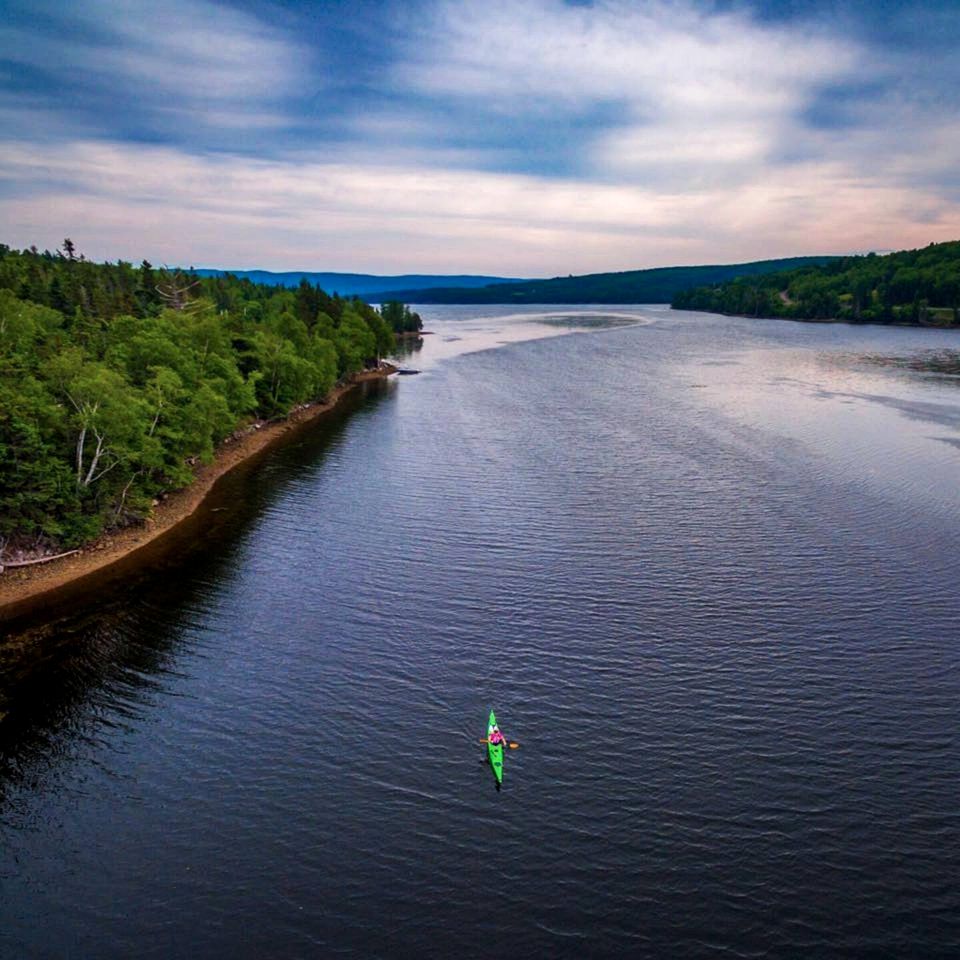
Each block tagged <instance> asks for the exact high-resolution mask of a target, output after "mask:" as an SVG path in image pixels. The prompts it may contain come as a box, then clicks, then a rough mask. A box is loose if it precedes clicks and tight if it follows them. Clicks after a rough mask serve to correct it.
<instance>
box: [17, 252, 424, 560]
mask: <svg viewBox="0 0 960 960" xmlns="http://www.w3.org/2000/svg"><path fill="white" fill-rule="evenodd" d="M386 314H387V316H386V318H385V316H384V315H383V314H381V313H380V312H379V311H377V310H375V309H374V308H373V307H371V306H369V305H368V304H366V303H364V302H362V301H360V300H358V299H344V298H341V297H338V296H329V295H328V294H326V293H325V292H324V291H323V290H321V289H320V288H319V287H316V286H313V285H311V284H310V283H309V282H308V281H306V280H304V281H303V282H301V283H300V285H299V286H298V287H297V288H295V289H293V290H290V289H285V288H278V287H275V286H267V285H264V284H257V283H253V282H251V281H250V280H247V279H239V278H237V277H234V276H231V275H227V276H218V277H200V276H198V275H196V274H194V273H191V272H184V271H180V270H168V269H157V268H155V267H154V266H153V265H152V264H150V263H148V262H147V261H143V262H142V263H141V264H140V265H139V266H136V267H135V266H133V265H132V264H130V263H125V262H123V261H120V262H117V263H93V262H91V261H89V260H87V259H85V258H84V257H83V256H82V255H79V254H78V253H77V251H76V249H75V246H74V244H73V243H72V242H71V241H70V240H65V241H64V243H63V246H62V248H61V249H60V250H58V251H56V252H53V253H51V252H50V251H43V252H40V251H38V250H36V249H35V248H31V249H30V250H15V249H11V248H10V247H8V246H5V245H0V557H2V555H3V552H4V549H5V548H13V547H19V548H23V547H24V546H28V547H29V548H31V549H35V550H47V551H50V550H54V549H57V548H63V549H67V548H70V547H73V546H76V545H78V544H81V543H84V542H86V541H89V540H91V539H93V538H95V537H96V536H98V535H99V534H100V533H101V532H103V531H104V530H108V529H111V528H115V527H119V526H124V525H128V524H130V523H135V522H137V521H140V520H142V519H143V518H145V517H146V516H147V515H148V514H149V512H150V509H151V505H152V503H153V501H154V499H155V498H156V497H158V496H159V495H161V494H162V493H163V492H165V491H168V490H172V489H176V488H178V487H182V486H185V485H186V484H188V483H189V482H190V481H191V479H192V477H193V471H192V466H193V465H194V464H196V463H198V462H209V461H210V460H211V459H212V457H213V454H214V450H215V448H216V446H217V444H219V443H220V442H221V441H223V440H224V439H225V438H226V437H228V436H230V435H231V434H232V433H233V432H235V431H236V430H237V429H238V428H240V427H242V426H243V425H245V424H246V423H249V422H252V421H254V420H259V419H271V418H279V417H283V416H285V415H286V414H287V413H289V412H290V411H291V410H292V409H293V408H294V407H296V406H298V405H300V404H303V403H305V402H308V401H312V400H317V399H321V398H323V397H324V396H325V395H326V394H327V393H328V392H329V391H330V390H331V389H332V388H333V387H334V385H335V384H336V383H337V382H338V381H340V380H341V379H343V378H346V377H348V376H349V375H350V374H352V373H354V372H355V371H358V370H360V369H362V368H363V367H364V366H369V365H373V364H376V362H377V361H378V360H379V359H380V357H382V356H383V355H385V354H388V353H390V352H391V351H392V350H394V349H395V337H394V330H393V328H392V326H391V323H390V319H391V318H394V319H395V320H396V322H397V323H398V324H399V326H398V328H397V329H398V332H400V331H402V330H403V329H405V328H409V327H414V328H415V329H419V317H417V315H416V314H411V312H410V311H409V309H407V308H405V307H404V305H403V304H394V305H391V306H390V308H389V310H387V311H386Z"/></svg>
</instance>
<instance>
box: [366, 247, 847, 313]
mask: <svg viewBox="0 0 960 960" xmlns="http://www.w3.org/2000/svg"><path fill="white" fill-rule="evenodd" d="M831 259H833V258H831V257H792V258H790V259H787V260H759V261H757V262H755V263H736V264H718V265H714V266H702V267H656V268H654V269H651V270H628V271H626V272H622V273H591V274H587V275H585V276H579V277H574V276H570V277H554V278H553V279H552V280H524V281H522V282H520V283H497V284H491V285H490V286H485V287H479V288H476V289H466V288H464V287H438V288H433V289H429V290H424V289H420V290H417V289H412V288H411V289H402V290H391V291H387V292H381V293H379V294H378V295H377V299H379V298H383V299H389V300H402V301H404V302H406V303H669V302H670V301H671V300H672V299H673V297H674V296H676V294H677V293H678V292H679V291H680V290H686V289H687V288H689V287H696V286H701V285H703V284H716V283H724V282H726V281H727V280H732V279H733V278H734V277H740V276H753V275H756V274H764V273H773V272H775V271H779V270H789V269H790V268H792V267H800V266H806V265H809V264H821V263H827V262H829V261H830V260H831Z"/></svg>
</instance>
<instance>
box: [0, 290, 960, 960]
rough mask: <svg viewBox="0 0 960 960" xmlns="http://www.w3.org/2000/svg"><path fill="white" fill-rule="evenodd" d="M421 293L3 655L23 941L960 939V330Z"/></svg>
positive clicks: (849, 944) (3, 767)
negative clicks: (421, 301)
mask: <svg viewBox="0 0 960 960" xmlns="http://www.w3.org/2000/svg"><path fill="white" fill-rule="evenodd" d="M484 309H487V308H484ZM441 311H443V312H441ZM422 312H423V313H424V315H425V316H426V317H427V319H428V325H429V326H430V327H431V328H432V329H434V330H435V331H436V332H435V333H434V334H433V336H432V337H426V338H424V344H423V347H422V349H421V350H420V351H419V352H413V353H412V354H411V355H410V356H409V357H407V358H406V359H405V361H404V362H405V363H406V364H408V365H409V366H411V367H414V368H418V369H421V370H422V371H423V372H422V373H421V375H420V376H416V377H406V378H403V379H402V380H398V381H396V382H393V383H391V384H390V385H389V386H387V387H386V388H384V389H380V390H371V391H369V393H368V395H367V396H366V397H365V398H358V399H357V400H356V402H355V403H354V407H355V409H354V410H353V411H352V412H351V413H350V415H349V416H339V417H337V418H335V419H334V420H333V421H332V422H330V423H329V424H327V425H325V426H323V427H320V428H318V429H317V430H316V431H314V432H312V433H311V434H309V435H308V436H307V437H303V438H301V440H300V441H299V442H297V443H296V444H294V445H292V446H288V447H286V448H284V449H281V450H277V451H274V452H273V453H272V454H270V456H269V457H267V458H266V459H265V460H264V461H263V462H261V463H260V464H259V465H256V466H254V467H252V468H250V469H249V470H246V471H243V472H242V473H241V474H239V475H235V476H233V477H231V479H230V481H229V482H228V484H227V485H226V486H225V488H224V489H222V490H221V491H220V494H219V498H218V499H217V500H216V501H215V504H213V505H211V507H210V509H209V510H208V511H207V512H206V514H205V515H204V516H203V518H202V520H201V525H202V527H203V536H202V537H201V540H200V543H199V545H197V546H196V547H195V548H194V549H193V550H184V552H183V554H182V555H178V556H177V557H176V558H172V559H170V560H168V562H167V563H166V564H165V565H164V566H163V567H162V568H160V569H157V570H155V571H153V572H152V573H151V574H150V576H149V577H146V578H141V579H139V580H137V581H134V582H132V583H130V584H129V585H126V586H124V587H123V588H122V589H121V590H120V591H116V590H113V591H110V590H106V591H104V592H103V593H102V594H101V595H100V596H97V597H91V598H90V603H89V604H88V605H87V606H86V607H84V608H82V609H77V610H75V611H74V612H72V613H71V614H70V615H69V616H66V615H64V614H63V613H62V612H57V611H51V613H50V616H51V617H52V618H53V619H52V622H48V623H46V624H35V625H32V626H31V627H30V630H29V631H28V633H27V634H26V635H17V636H14V637H9V638H8V639H7V641H6V643H5V645H4V646H3V647H0V664H2V666H3V669H4V677H3V680H2V688H0V689H2V694H3V697H4V706H3V709H6V710H7V712H8V716H7V717H6V719H5V720H4V721H3V722H2V723H0V955H2V956H4V957H44V958H46V957H58V958H59V957H109V958H113V957H117V958H121V957H131V956H138V957H191V958H195V957H196V958H207V957H209V958H214V957H251V958H253V957H268V956H269V957H328V956H332V957H335V956H353V957H373V956H384V957H414V956H417V957H495V956H499V957H580V956H591V957H623V956H650V957H670V958H685V957H701V956H702V957H707V956H717V955H728V956H737V957H761V956H764V957H767V956H769V957H800V956H803V957H811V956H871V957H873V956H889V957H907V956H911V957H912V956H916V957H955V956H958V955H960V888H958V884H957V878H958V877H960V812H958V803H957V800H958V786H960V744H958V735H957V731H958V726H960V669H958V668H960V651H958V645H957V621H958V613H960V599H958V582H960V552H958V542H960V538H958V535H960V491H958V486H957V483H956V478H957V468H958V465H960V388H958V386H957V381H956V378H955V377H951V376H950V374H949V373H944V372H943V371H942V370H941V371H939V372H938V370H937V369H933V370H930V369H928V368H927V367H925V366H924V365H923V364H922V363H921V364H917V363H915V362H914V360H915V359H916V358H917V357H922V356H924V355H926V353H925V352H930V353H931V355H932V354H933V353H937V352H940V353H942V351H943V350H945V349H947V348H949V347H951V346H956V345H960V341H955V340H954V338H953V336H952V335H950V334H948V333H937V332H932V331H908V330H884V329H880V328H860V329H858V328H851V327H841V326H819V325H801V324H790V323H782V322H781V323H778V322H756V321H754V322H749V321H743V320H730V319H724V318H718V317H707V316H704V315H698V314H677V313H670V312H669V311H666V310H664V309H662V308H657V309H652V310H636V311H620V312H621V313H628V314H632V315H633V316H634V317H635V318H637V319H641V320H643V321H644V322H643V323H642V324H639V325H635V326H626V327H612V328H609V329H606V328H604V327H603V325H602V324H599V323H598V322H597V320H596V316H597V312H596V311H594V314H593V319H591V320H589V321H586V323H587V325H588V326H589V327H591V332H582V333H573V334H572V335H571V334H570V331H571V330H576V329H578V326H577V324H576V323H574V324H572V325H571V320H570V318H569V316H561V315H558V313H557V312H554V313H551V314H549V315H546V316H543V317H539V318H536V319H535V321H534V320H531V319H529V315H530V314H533V313H534V311H527V314H528V318H527V319H524V318H522V317H512V318H506V319H504V318H496V317H491V316H490V314H489V312H487V313H486V314H484V312H483V310H482V309H480V308H474V309H466V308H463V309H461V310H460V311H459V314H458V312H457V310H456V309H455V308H426V309H424V310H423V311H422ZM457 316H459V317H460V318H461V319H460V320H456V319H455V318H456V317H457ZM464 318H465V319H464ZM548 335H549V336H548ZM528 336H529V337H533V336H537V337H542V339H536V340H531V341H528V342H511V343H506V344H502V345H501V341H517V340H519V339H522V338H523V337H528ZM483 346H487V347H495V348H494V349H487V350H483V351H480V352H477V348H479V347H483ZM471 351H473V352H471ZM877 358H893V359H891V362H889V363H887V362H878V361H877ZM910 358H914V359H913V360H910ZM174 560H175V562H174ZM491 705H492V706H494V707H496V709H497V713H498V716H499V718H500V719H501V722H502V724H503V727H504V730H505V732H506V734H507V735H508V737H510V738H511V739H514V740H517V741H519V742H520V744H521V747H520V748H519V749H518V750H513V751H510V752H509V755H508V756H507V758H506V762H505V775H504V786H503V790H502V791H501V792H497V791H496V789H495V787H494V782H493V778H492V775H491V772H490V770H489V768H488V767H486V766H485V765H484V764H483V762H482V757H483V748H482V747H481V745H480V744H479V743H478V742H477V741H478V738H479V737H480V736H482V735H483V732H484V721H485V717H486V713H487V711H488V710H489V708H490V706H491Z"/></svg>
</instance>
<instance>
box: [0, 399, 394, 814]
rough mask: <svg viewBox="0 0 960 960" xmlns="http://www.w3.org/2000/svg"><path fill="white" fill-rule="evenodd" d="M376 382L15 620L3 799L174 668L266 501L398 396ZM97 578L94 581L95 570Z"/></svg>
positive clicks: (0, 777)
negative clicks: (117, 558)
mask: <svg viewBox="0 0 960 960" xmlns="http://www.w3.org/2000/svg"><path fill="white" fill-rule="evenodd" d="M391 390H392V387H391V385H390V384H389V383H382V382H377V381H373V382H370V383H366V384H363V386H362V388H361V389H359V390H358V391H356V392H355V393H354V394H352V395H350V396H348V397H347V398H346V399H345V400H344V401H343V402H342V403H341V405H340V406H338V408H337V409H336V410H335V411H333V412H332V413H331V414H330V415H329V416H327V417H325V418H324V419H323V420H322V421H320V422H319V423H316V424H313V425H308V426H306V427H304V428H301V429H299V430H297V431H294V432H293V433H292V434H291V435H290V437H288V438H284V439H283V440H281V441H280V443H279V444H278V445H277V446H274V447H271V448H269V449H268V450H265V451H263V452H261V453H260V454H257V455H255V456H254V457H253V458H251V459H250V460H248V461H246V462H244V463H243V464H241V465H240V466H238V467H237V468H235V469H234V470H233V471H231V472H230V473H229V474H227V475H226V476H225V477H223V478H221V480H220V481H219V482H218V483H217V485H216V486H215V488H214V490H213V491H212V492H211V494H210V496H209V497H208V498H207V500H205V501H204V502H203V504H201V506H200V507H199V508H198V509H197V511H196V512H195V513H194V514H193V516H191V517H190V518H188V519H187V520H186V521H184V522H183V524H181V525H180V526H179V527H178V528H177V529H176V530H175V531H174V532H172V534H171V535H170V536H168V537H167V538H165V539H164V541H163V543H162V544H160V543H158V544H157V545H156V547H155V549H152V550H148V551H144V552H142V553H141V554H138V556H137V557H136V558H134V559H133V561H131V563H130V564H129V565H124V564H121V565H120V567H119V568H118V569H116V570H112V571H110V572H108V573H106V574H105V575H104V576H103V577H102V579H101V580H100V581H97V582H96V583H95V586H94V587H87V588H86V589H85V591H84V593H83V594H82V595H71V596H68V597H67V598H66V599H59V600H57V601H55V602H51V603H49V604H47V605H46V606H45V607H44V608H43V609H42V610H41V611H39V612H37V613H35V614H32V615H30V616H29V617H25V618H22V619H21V620H18V621H15V622H12V623H8V624H5V625H4V635H3V638H2V640H0V803H2V801H3V798H4V796H5V795H6V794H8V793H9V787H10V786H11V785H15V784H18V783H22V782H24V781H25V780H30V779H31V778H33V777H34V771H36V770H44V769H47V768H48V767H49V764H50V762H51V761H52V760H53V759H55V758H56V756H57V755H58V753H62V751H63V748H64V746H65V745H69V744H70V742H71V741H72V740H77V739H79V740H81V741H84V740H86V741H89V740H90V739H91V738H93V739H94V740H96V739H97V738H98V737H99V734H98V732H97V731H98V728H100V727H115V726H117V725H123V723H124V722H125V720H130V719H134V718H135V717H137V716H138V715H139V713H140V710H141V708H142V707H143V706H144V705H145V704H149V703H150V702H151V698H152V696H153V695H154V694H156V693H157V692H158V691H159V690H160V689H161V688H162V686H163V683H164V677H165V676H166V675H169V674H171V673H172V672H173V671H174V665H175V662H176V657H177V656H178V654H179V653H180V652H181V651H180V649H179V647H178V644H179V642H180V640H181V638H182V636H183V633H184V628H185V627H186V626H189V624H190V621H191V616H192V614H191V613H190V611H192V610H195V609H196V608H197V607H202V606H203V603H202V598H203V597H204V596H205V595H206V594H207V593H209V591H210V589H211V587H212V586H213V585H215V584H217V583H218V582H220V581H221V580H222V579H224V578H226V577H228V576H229V573H230V571H231V569H232V568H233V566H234V564H235V562H236V555H237V552H238V551H239V550H240V549H241V548H242V545H243V542H244V540H245V538H246V537H247V536H248V535H249V534H250V532H251V531H252V530H253V529H254V528H255V526H256V525H257V523H259V522H261V521H262V517H263V514H264V511H265V510H267V509H268V508H269V507H270V505H271V504H272V503H275V502H277V501H278V500H281V499H282V498H283V497H284V496H286V495H287V492H288V490H289V488H290V486H291V485H292V484H295V483H297V480H298V477H299V476H301V475H302V471H303V470H304V468H305V467H306V466H307V465H310V466H311V467H313V468H316V469H319V468H322V463H323V459H324V457H325V456H326V455H328V454H329V453H330V452H331V451H332V450H334V449H335V448H336V446H337V444H338V443H339V442H340V441H341V440H342V437H343V435H344V433H345V431H346V430H347V429H348V426H349V423H350V420H351V417H354V416H356V415H357V414H358V413H360V412H362V411H363V410H367V411H368V412H369V411H370V410H372V409H373V408H374V407H375V405H376V404H377V403H379V402H380V401H382V400H383V399H385V398H387V397H388V396H389V395H390V393H391ZM85 582H86V581H85Z"/></svg>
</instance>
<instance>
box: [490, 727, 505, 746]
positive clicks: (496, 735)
mask: <svg viewBox="0 0 960 960" xmlns="http://www.w3.org/2000/svg"><path fill="white" fill-rule="evenodd" d="M490 742H491V743H492V744H493V745H494V746H496V745H497V744H498V743H502V744H504V745H505V744H506V742H507V741H506V740H504V738H503V734H502V733H501V732H500V728H499V727H494V728H493V729H492V730H491V731H490Z"/></svg>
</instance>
